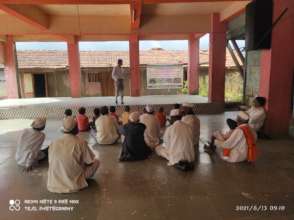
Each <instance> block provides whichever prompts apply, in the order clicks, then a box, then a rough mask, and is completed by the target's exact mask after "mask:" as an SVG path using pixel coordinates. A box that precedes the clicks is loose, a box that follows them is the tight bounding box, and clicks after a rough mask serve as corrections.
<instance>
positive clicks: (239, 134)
mask: <svg viewBox="0 0 294 220" xmlns="http://www.w3.org/2000/svg"><path fill="white" fill-rule="evenodd" d="M251 132H252V133H253V135H254V138H255V141H256V139H257V135H256V133H255V132H254V130H253V129H251ZM215 145H216V146H217V147H218V148H220V149H223V148H228V149H231V151H230V156H229V158H227V159H226V161H228V162H232V163H234V162H241V161H245V160H247V152H248V145H247V142H246V138H245V136H244V133H243V131H242V130H241V128H236V129H235V130H234V131H233V133H232V134H231V136H230V137H229V138H228V139H227V140H226V141H220V140H215ZM221 153H222V152H221Z"/></svg>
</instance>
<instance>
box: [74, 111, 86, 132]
mask: <svg viewBox="0 0 294 220" xmlns="http://www.w3.org/2000/svg"><path fill="white" fill-rule="evenodd" d="M76 119H77V123H78V128H79V131H87V130H89V119H88V117H87V116H85V115H81V114H78V115H77V116H76Z"/></svg>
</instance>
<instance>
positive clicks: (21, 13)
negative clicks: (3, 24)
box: [0, 4, 50, 31]
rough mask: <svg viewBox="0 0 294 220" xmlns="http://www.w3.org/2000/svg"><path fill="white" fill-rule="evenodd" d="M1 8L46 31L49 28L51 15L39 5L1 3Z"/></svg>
mask: <svg viewBox="0 0 294 220" xmlns="http://www.w3.org/2000/svg"><path fill="white" fill-rule="evenodd" d="M0 10H2V11H4V12H5V13H7V14H9V15H11V16H13V17H15V18H17V19H18V20H20V21H22V22H24V23H26V24H29V25H31V26H33V27H36V28H38V29H39V30H42V31H46V30H48V28H49V23H50V17H49V15H47V14H46V13H44V12H43V11H42V10H41V9H40V8H38V7H37V6H34V5H5V4H0Z"/></svg>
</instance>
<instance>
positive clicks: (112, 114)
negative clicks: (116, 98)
mask: <svg viewBox="0 0 294 220" xmlns="http://www.w3.org/2000/svg"><path fill="white" fill-rule="evenodd" d="M109 112H110V116H111V117H113V118H114V119H115V121H116V122H117V123H119V118H118V115H117V114H116V108H115V106H110V107H109Z"/></svg>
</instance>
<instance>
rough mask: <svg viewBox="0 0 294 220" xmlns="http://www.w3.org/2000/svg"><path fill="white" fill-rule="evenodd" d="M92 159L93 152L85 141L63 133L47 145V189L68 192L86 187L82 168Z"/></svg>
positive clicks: (91, 161)
mask: <svg viewBox="0 0 294 220" xmlns="http://www.w3.org/2000/svg"><path fill="white" fill-rule="evenodd" d="M94 159H95V154H94V153H93V152H92V150H91V149H90V148H89V147H88V144H87V142H86V141H84V140H82V139H80V138H79V137H77V136H75V135H71V134H64V136H63V137H62V138H60V139H58V140H56V141H54V142H53V143H52V144H51V145H50V146H49V169H48V182H47V188H48V190H49V191H50V192H56V193H70V192H76V191H78V190H80V189H82V188H85V187H87V186H88V184H87V182H86V178H85V175H84V169H85V167H86V164H91V163H93V162H94Z"/></svg>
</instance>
